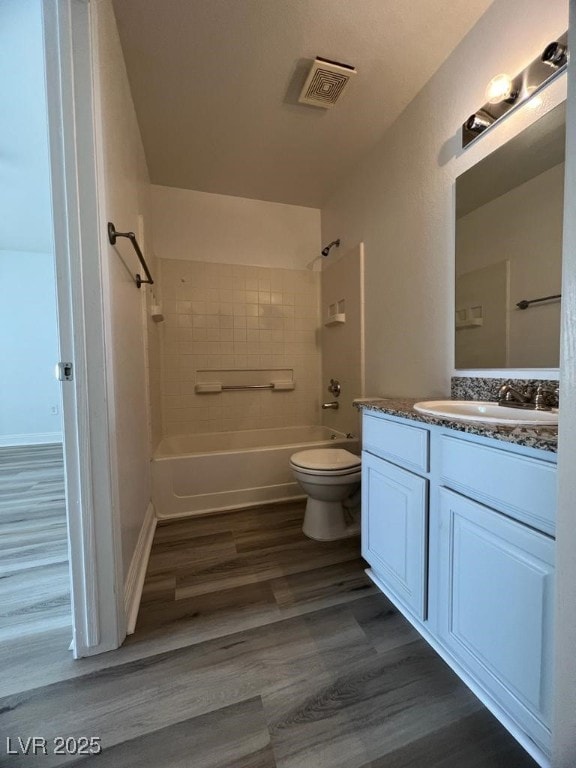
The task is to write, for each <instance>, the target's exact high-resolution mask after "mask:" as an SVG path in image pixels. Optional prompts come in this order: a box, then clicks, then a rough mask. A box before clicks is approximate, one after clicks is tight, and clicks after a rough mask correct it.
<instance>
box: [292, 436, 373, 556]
mask: <svg viewBox="0 0 576 768" xmlns="http://www.w3.org/2000/svg"><path fill="white" fill-rule="evenodd" d="M360 466H361V460H360V457H359V456H355V455H354V454H353V453H350V451H346V450H345V449H343V448H318V449H314V450H310V451H299V452H298V453H294V454H293V455H292V457H291V458H290V469H291V470H292V473H293V475H294V477H295V478H296V480H297V482H298V483H299V485H300V487H301V488H302V490H303V491H304V492H305V493H306V495H307V496H308V501H307V502H306V514H305V516H304V525H303V526H302V531H303V532H304V534H305V535H306V536H308V537H309V538H311V539H318V540H319V541H333V540H334V539H343V538H345V537H347V536H352V535H354V534H356V533H358V530H359V526H358V525H349V524H347V522H346V514H345V510H344V507H345V506H346V507H347V508H348V509H349V510H350V511H351V510H352V509H353V508H354V507H358V506H359V501H358V499H359V493H358V491H359V489H360V474H361V473H360ZM347 502H348V503H347Z"/></svg>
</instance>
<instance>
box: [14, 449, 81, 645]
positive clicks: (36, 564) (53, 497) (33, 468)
mask: <svg viewBox="0 0 576 768" xmlns="http://www.w3.org/2000/svg"><path fill="white" fill-rule="evenodd" d="M70 626H71V618H70V579H69V573H68V539H67V531H66V506H65V496H64V461H63V456H62V446H61V445H34V446H22V447H10V448H0V642H2V641H5V640H8V639H10V638H15V639H22V638H23V637H25V636H28V635H31V634H34V633H37V632H44V631H46V630H50V629H56V628H59V627H68V628H70ZM68 634H70V629H69V630H68Z"/></svg>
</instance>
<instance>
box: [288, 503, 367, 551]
mask: <svg viewBox="0 0 576 768" xmlns="http://www.w3.org/2000/svg"><path fill="white" fill-rule="evenodd" d="M302 533H303V534H304V535H305V536H308V538H309V539H315V540H316V541H335V540H337V539H346V538H348V537H349V536H357V535H358V534H359V533H360V525H359V524H354V525H347V524H346V519H345V516H344V508H343V507H342V502H341V501H320V500H319V499H311V498H310V497H308V501H307V502H306V513H305V515H304V524H303V526H302Z"/></svg>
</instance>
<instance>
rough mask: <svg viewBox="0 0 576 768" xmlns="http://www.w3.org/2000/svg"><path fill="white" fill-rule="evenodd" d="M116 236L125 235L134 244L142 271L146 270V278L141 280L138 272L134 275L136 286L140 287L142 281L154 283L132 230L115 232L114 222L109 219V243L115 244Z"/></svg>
mask: <svg viewBox="0 0 576 768" xmlns="http://www.w3.org/2000/svg"><path fill="white" fill-rule="evenodd" d="M117 237H127V238H128V240H130V242H131V243H132V245H133V246H134V250H135V251H136V255H137V256H138V259H139V261H140V264H141V265H142V268H143V269H144V272H146V278H147V279H146V280H143V279H142V278H141V277H140V275H139V274H138V273H137V274H136V275H135V277H134V282H135V283H136V285H137V286H138V288H140V286H141V285H142V283H148V284H149V285H154V280H152V275H151V274H150V270H149V269H148V265H147V264H146V259H145V258H144V254H143V253H142V251H141V250H140V246H139V245H138V240H136V235H135V234H134V232H117V231H116V227H115V226H114V224H112V222H111V221H109V222H108V240H109V241H110V245H116V238H117Z"/></svg>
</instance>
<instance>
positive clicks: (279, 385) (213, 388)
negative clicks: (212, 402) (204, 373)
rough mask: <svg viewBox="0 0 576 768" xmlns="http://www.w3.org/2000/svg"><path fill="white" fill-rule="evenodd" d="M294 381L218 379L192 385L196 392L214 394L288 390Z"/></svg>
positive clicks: (291, 388) (291, 387)
mask: <svg viewBox="0 0 576 768" xmlns="http://www.w3.org/2000/svg"><path fill="white" fill-rule="evenodd" d="M294 386H295V385H294V381H293V380H290V381H273V382H271V383H270V384H221V383H220V382H219V381H199V382H197V383H196V384H195V385H194V391H195V392H196V394H199V395H202V394H208V393H210V394H214V393H215V392H224V390H231V389H238V390H239V389H273V390H278V391H280V392H288V391H291V390H293V389H294Z"/></svg>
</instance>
